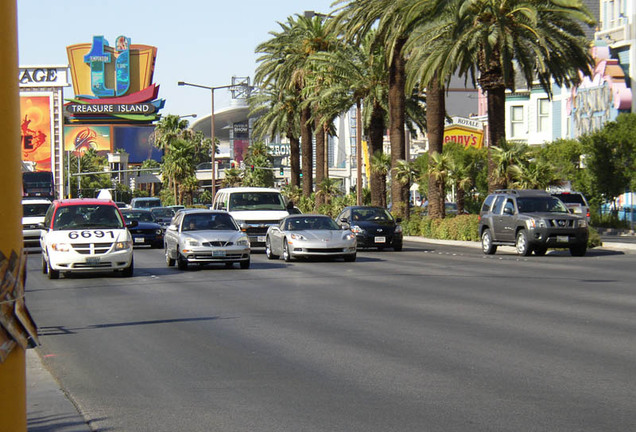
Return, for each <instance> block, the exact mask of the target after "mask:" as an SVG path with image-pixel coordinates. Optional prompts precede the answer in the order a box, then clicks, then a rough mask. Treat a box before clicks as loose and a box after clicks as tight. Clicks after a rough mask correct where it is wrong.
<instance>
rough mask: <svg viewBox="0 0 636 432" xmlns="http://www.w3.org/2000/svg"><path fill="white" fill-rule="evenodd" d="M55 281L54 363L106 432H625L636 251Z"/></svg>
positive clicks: (159, 271) (139, 261)
mask: <svg viewBox="0 0 636 432" xmlns="http://www.w3.org/2000/svg"><path fill="white" fill-rule="evenodd" d="M135 264H136V273H135V277H134V278H130V279H126V278H121V277H118V276H113V275H99V276H91V277H86V276H75V277H72V278H68V279H67V278H62V279H60V280H56V281H49V280H47V279H46V278H45V276H44V275H42V274H41V273H40V270H39V269H40V263H39V255H30V256H29V262H28V266H29V273H28V280H27V305H28V307H29V309H30V311H31V313H32V314H33V316H34V318H35V321H36V322H37V324H38V325H39V327H40V338H41V342H42V346H41V347H40V350H41V351H42V354H43V357H44V361H45V363H46V366H47V367H48V368H49V369H50V370H51V372H52V373H53V375H54V376H55V377H56V378H57V379H58V380H59V382H60V384H61V386H62V387H63V389H64V391H65V392H67V394H68V395H69V397H70V398H71V399H72V400H73V402H74V403H75V404H76V405H77V407H78V408H79V410H80V411H81V413H82V414H83V415H84V416H85V418H86V419H87V420H88V421H89V422H90V425H91V427H92V428H93V429H94V430H97V431H109V432H110V431H128V432H130V431H153V432H159V431H170V432H173V431H190V432H195V431H206V432H207V431H259V432H266V431H267V432H269V431H292V432H298V431H306V432H311V431H320V432H324V431H334V432H335V431H342V432H355V431H364V432H373V431H378V432H380V431H381V432H387V431H471V432H474V431H517V432H519V431H550V432H555V431H567V432H571V431H628V430H634V425H636V362H635V361H634V359H635V358H636V287H635V286H636V284H634V255H633V254H632V255H625V254H623V253H620V252H611V251H607V250H606V251H595V250H592V251H590V252H588V255H587V256H586V257H582V258H573V257H570V256H569V254H567V253H563V252H551V253H549V254H548V255H546V256H545V257H535V256H530V257H527V258H519V257H517V256H516V255H514V254H513V253H512V249H509V250H506V249H505V248H502V249H501V253H498V254H497V255H494V256H488V257H486V256H484V255H482V254H481V252H480V251H479V250H478V249H474V248H460V247H450V246H444V245H436V244H420V243H410V242H408V243H406V245H405V249H404V251H402V252H375V251H369V252H362V253H359V254H358V261H357V262H355V263H344V262H341V261H338V262H294V263H291V264H287V263H284V262H283V261H268V260H267V259H266V258H265V256H264V255H263V254H262V253H256V254H254V255H253V257H252V268H251V269H249V270H240V269H238V268H235V269H231V270H227V269H225V268H206V269H202V270H193V271H188V272H180V271H179V270H176V269H175V268H167V267H166V266H165V264H164V261H163V255H162V251H161V250H142V249H139V250H136V251H135Z"/></svg>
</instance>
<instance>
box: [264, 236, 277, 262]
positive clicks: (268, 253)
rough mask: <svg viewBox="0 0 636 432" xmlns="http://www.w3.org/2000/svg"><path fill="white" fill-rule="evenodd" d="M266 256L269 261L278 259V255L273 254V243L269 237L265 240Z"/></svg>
mask: <svg viewBox="0 0 636 432" xmlns="http://www.w3.org/2000/svg"><path fill="white" fill-rule="evenodd" d="M265 255H266V256H267V259H271V260H273V259H277V258H278V255H275V254H274V253H273V252H272V241H271V240H270V238H269V236H267V238H266V239H265Z"/></svg>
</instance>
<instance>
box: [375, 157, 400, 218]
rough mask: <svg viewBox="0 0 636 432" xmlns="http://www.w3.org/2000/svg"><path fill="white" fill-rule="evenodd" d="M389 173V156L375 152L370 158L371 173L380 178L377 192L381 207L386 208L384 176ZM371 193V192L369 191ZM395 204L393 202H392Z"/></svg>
mask: <svg viewBox="0 0 636 432" xmlns="http://www.w3.org/2000/svg"><path fill="white" fill-rule="evenodd" d="M390 171H391V156H390V155H387V154H386V153H383V152H376V153H374V154H373V156H371V172H372V173H373V172H374V173H376V174H377V175H378V176H379V178H380V184H379V185H378V188H377V189H378V191H377V192H376V193H379V194H380V200H379V201H380V203H379V204H378V205H379V206H381V207H386V176H387V175H388V174H389V172H390ZM371 192H372V193H373V190H372V191H371ZM393 202H395V201H393Z"/></svg>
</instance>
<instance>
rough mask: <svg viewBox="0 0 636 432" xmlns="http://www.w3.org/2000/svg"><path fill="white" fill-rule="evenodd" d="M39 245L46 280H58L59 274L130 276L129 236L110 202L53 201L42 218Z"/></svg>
mask: <svg viewBox="0 0 636 432" xmlns="http://www.w3.org/2000/svg"><path fill="white" fill-rule="evenodd" d="M135 225H136V222H135V223H132V224H131V225H130V227H131V228H132V227H134V226H135ZM40 246H41V249H42V273H44V274H48V277H49V279H57V278H59V277H60V272H62V273H65V274H66V273H72V272H89V271H98V270H102V271H104V270H114V271H121V272H122V274H123V275H124V276H127V277H130V276H132V275H133V270H134V261H133V242H132V236H131V234H130V232H129V231H128V229H127V228H126V223H125V222H124V218H123V217H122V215H121V213H120V211H119V209H118V208H117V206H116V205H115V203H114V202H113V201H110V200H98V199H82V198H80V199H68V200H59V201H53V203H52V204H51V205H50V206H49V209H48V210H47V212H46V215H45V217H44V222H43V232H42V236H41V238H40Z"/></svg>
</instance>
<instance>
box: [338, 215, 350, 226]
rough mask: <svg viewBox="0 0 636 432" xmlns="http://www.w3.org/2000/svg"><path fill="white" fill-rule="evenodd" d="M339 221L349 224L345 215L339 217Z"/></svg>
mask: <svg viewBox="0 0 636 432" xmlns="http://www.w3.org/2000/svg"><path fill="white" fill-rule="evenodd" d="M340 223H341V224H345V225H349V219H347V218H346V217H343V218H340Z"/></svg>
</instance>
